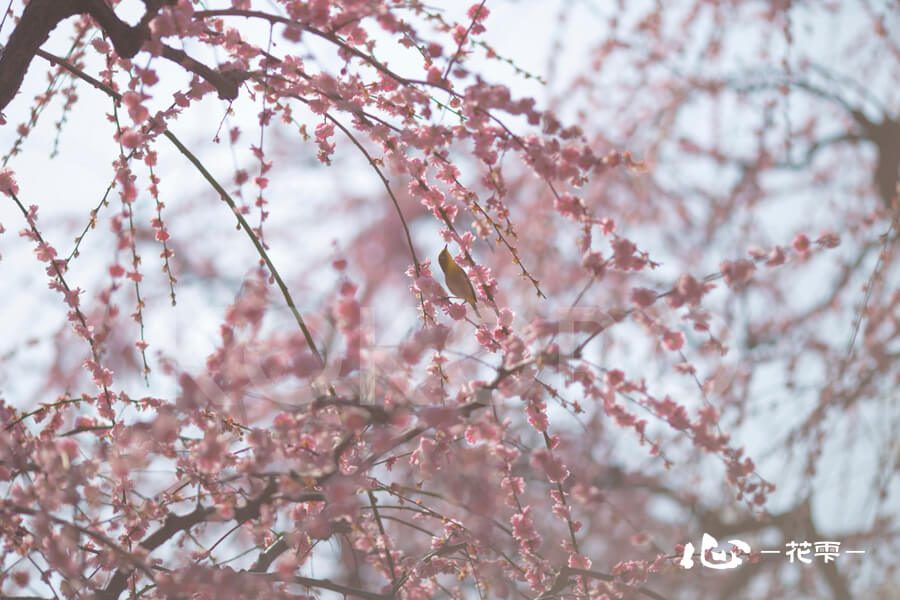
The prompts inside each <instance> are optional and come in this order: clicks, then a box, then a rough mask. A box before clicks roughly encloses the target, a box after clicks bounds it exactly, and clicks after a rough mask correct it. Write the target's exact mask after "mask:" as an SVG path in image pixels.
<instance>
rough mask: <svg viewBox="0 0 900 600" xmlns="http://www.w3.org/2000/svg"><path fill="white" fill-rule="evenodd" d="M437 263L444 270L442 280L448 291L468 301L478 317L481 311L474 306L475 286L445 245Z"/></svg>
mask: <svg viewBox="0 0 900 600" xmlns="http://www.w3.org/2000/svg"><path fill="white" fill-rule="evenodd" d="M438 263H439V264H440V265H441V270H442V271H443V272H444V281H446V282H447V287H448V288H450V293H452V294H454V295H455V296H456V297H457V298H462V299H463V300H465V301H466V302H468V303H469V304H470V305H471V306H472V310H474V311H475V314H476V315H478V318H479V319H480V318H481V313H479V312H478V307H477V306H475V303H476V301H477V300H476V298H475V288H474V287H472V282H471V281H469V276H468V275H466V272H465V271H464V270H463V268H462V267H460V266H459V265H458V264H456V261H455V260H453V257H452V256H451V255H450V252H449V251H448V250H447V246H444V249H443V250H441V253H440V254H439V255H438Z"/></svg>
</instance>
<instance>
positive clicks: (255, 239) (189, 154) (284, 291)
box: [37, 50, 325, 367]
mask: <svg viewBox="0 0 900 600" xmlns="http://www.w3.org/2000/svg"><path fill="white" fill-rule="evenodd" d="M37 54H38V56H40V57H41V58H44V59H46V60H48V61H50V62H51V63H53V64H56V65H59V66H61V67H63V68H64V69H66V70H67V71H69V72H70V73H72V74H73V75H75V76H76V77H78V78H79V79H82V80H84V81H86V82H88V83H89V84H91V85H92V86H93V87H95V88H97V89H98V90H100V91H101V92H103V93H105V94H107V95H108V96H110V97H112V98H113V99H115V100H116V101H120V100H121V99H122V96H121V95H120V94H119V93H118V92H116V91H115V90H113V89H112V88H110V87H109V86H108V85H106V84H105V83H103V82H102V81H99V80H97V79H96V78H94V77H91V76H90V75H88V74H87V73H85V72H84V71H82V70H81V69H78V68H76V67H75V66H73V65H72V64H70V63H69V62H68V61H66V60H64V59H62V58H60V57H58V56H54V55H52V54H50V53H49V52H44V51H43V50H38V51H37ZM162 133H163V135H164V136H165V137H166V138H167V139H168V140H169V141H170V142H172V144H173V145H174V146H175V147H176V148H177V149H178V151H179V152H181V154H183V155H184V157H185V158H187V159H188V160H189V161H190V162H191V164H192V165H194V167H196V169H197V170H198V171H199V172H200V174H201V175H202V176H203V178H204V179H206V181H207V182H208V183H209V184H210V185H211V186H212V187H213V189H215V190H216V192H218V193H219V197H220V198H221V199H222V201H223V202H225V203H226V204H227V205H228V206H229V208H231V212H232V213H233V214H234V215H235V218H237V220H238V222H239V223H240V225H241V228H242V229H243V230H244V232H245V233H246V234H247V235H248V236H249V237H250V240H251V241H252V242H253V245H254V247H255V248H256V251H257V253H259V255H260V258H262V259H263V262H264V263H265V264H266V267H268V269H269V272H270V273H271V274H272V277H273V278H274V279H275V282H276V283H277V284H278V288H279V289H280V290H281V294H282V296H284V300H285V302H286V303H287V305H288V307H289V308H290V310H291V314H292V315H293V316H294V319H295V320H296V321H297V325H298V326H299V327H300V331H301V332H302V333H303V337H304V339H305V340H306V343H307V345H308V346H309V349H310V351H311V352H312V353H313V355H314V356H315V357H316V359H317V360H318V361H319V364H320V365H321V366H323V367H324V366H325V360H324V358H323V357H322V355H321V353H320V352H319V350H318V348H317V347H316V344H315V342H314V341H313V338H312V333H310V331H309V328H308V327H307V326H306V322H305V321H304V320H303V317H302V315H301V314H300V311H299V310H298V309H297V306H296V304H295V303H294V299H293V297H292V296H291V293H290V291H288V288H287V285H286V284H285V283H284V280H283V279H282V278H281V275H280V274H279V273H278V270H277V269H276V268H275V265H274V264H273V263H272V259H271V258H269V254H268V252H266V249H265V247H264V246H263V244H262V242H261V241H260V240H259V238H258V237H257V236H256V234H255V233H254V232H253V228H252V227H251V226H250V224H249V223H248V222H247V220H246V219H244V217H243V215H241V212H240V210H238V208H237V205H236V204H235V202H234V200H233V199H232V198H231V195H230V194H228V192H227V191H225V188H223V187H222V186H221V184H219V182H218V180H216V178H215V177H213V176H212V174H211V173H210V172H209V171H208V170H207V169H206V167H204V166H203V163H201V162H200V160H199V159H198V158H197V157H196V156H195V155H194V154H193V153H192V152H191V151H190V150H188V148H187V147H186V146H185V145H184V144H182V143H181V140H179V139H178V138H177V137H176V136H175V134H173V133H172V132H170V131H169V130H168V129H163V132H162Z"/></svg>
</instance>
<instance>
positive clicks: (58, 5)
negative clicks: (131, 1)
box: [0, 0, 246, 110]
mask: <svg viewBox="0 0 900 600" xmlns="http://www.w3.org/2000/svg"><path fill="white" fill-rule="evenodd" d="M173 3H174V2H173V0H144V5H145V6H146V12H145V14H144V16H143V17H141V20H140V21H139V22H138V24H137V25H129V24H128V23H126V22H125V21H123V20H121V19H120V18H119V17H118V16H116V13H115V11H113V9H112V8H111V7H110V6H109V5H108V4H106V2H105V1H104V0H32V1H31V2H29V3H28V4H27V5H26V6H25V10H24V11H23V12H22V17H21V18H20V20H19V23H18V24H17V25H16V28H15V30H14V31H13V32H12V34H11V35H10V36H9V40H8V43H7V45H6V47H5V48H4V49H3V52H2V54H0V110H3V109H4V108H5V107H6V106H7V105H8V104H9V103H10V102H11V101H12V99H13V98H14V97H15V95H16V94H17V93H18V91H19V88H20V87H21V86H22V81H23V80H24V79H25V73H26V72H27V71H28V66H29V65H30V64H31V60H32V59H33V58H34V57H35V55H38V54H40V52H41V50H40V48H41V46H42V45H43V44H44V42H46V41H47V38H49V37H50V32H51V31H53V30H54V29H55V28H56V26H57V25H59V24H60V23H61V22H62V21H64V20H65V19H68V18H69V17H72V16H75V15H79V14H86V15H90V16H91V17H92V18H93V19H94V21H96V23H97V25H98V26H99V27H100V28H101V29H102V30H103V32H104V33H105V34H106V35H107V36H108V37H109V39H110V41H111V42H112V45H113V48H115V51H116V53H117V54H118V55H119V56H121V57H122V58H133V57H134V56H135V55H137V53H138V52H140V50H141V48H142V47H143V46H144V43H145V42H146V41H147V40H148V38H149V37H150V21H152V20H153V18H154V17H156V15H157V13H158V12H159V10H160V9H161V8H162V7H163V6H164V5H166V4H173ZM162 56H163V58H166V59H167V60H171V61H172V62H175V63H177V64H178V65H180V66H181V67H183V68H184V69H186V70H187V71H190V72H191V73H194V74H195V75H198V76H199V77H202V78H203V79H205V80H206V81H207V82H209V83H210V84H211V85H212V86H214V87H215V88H216V90H217V91H218V92H219V97H220V98H222V99H225V100H234V99H235V98H237V96H238V90H239V88H240V84H241V83H242V82H243V81H244V79H246V75H245V74H242V73H240V72H239V71H225V72H220V71H216V70H215V69H212V68H210V67H208V66H206V65H204V64H203V63H200V62H198V61H197V60H195V59H193V58H191V57H190V56H188V55H187V54H185V53H184V52H183V51H181V50H177V49H175V48H170V47H169V46H165V45H163V46H162Z"/></svg>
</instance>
